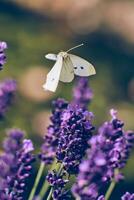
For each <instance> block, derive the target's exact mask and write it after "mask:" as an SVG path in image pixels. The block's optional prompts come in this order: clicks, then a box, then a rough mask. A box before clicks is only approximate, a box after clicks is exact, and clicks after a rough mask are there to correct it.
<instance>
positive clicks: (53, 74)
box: [43, 56, 63, 92]
mask: <svg viewBox="0 0 134 200" xmlns="http://www.w3.org/2000/svg"><path fill="white" fill-rule="evenodd" d="M62 64H63V58H62V56H59V57H58V58H57V61H56V63H55V65H54V66H53V68H52V69H51V71H50V72H49V73H48V74H47V79H46V83H45V84H44V85H43V88H44V89H45V90H49V91H52V92H55V91H56V88H57V86H58V83H59V79H60V74H61V69H62Z"/></svg>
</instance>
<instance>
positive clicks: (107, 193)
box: [105, 169, 119, 200]
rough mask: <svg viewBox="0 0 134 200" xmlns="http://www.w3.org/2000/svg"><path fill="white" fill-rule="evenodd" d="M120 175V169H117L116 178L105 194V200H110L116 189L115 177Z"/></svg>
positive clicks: (115, 171)
mask: <svg viewBox="0 0 134 200" xmlns="http://www.w3.org/2000/svg"><path fill="white" fill-rule="evenodd" d="M118 174H119V169H115V170H114V178H113V180H112V182H111V184H110V186H109V188H108V190H107V192H106V194H105V200H109V198H110V196H111V194H112V192H113V190H114V188H115V185H116V181H115V177H116V176H117V175H118Z"/></svg>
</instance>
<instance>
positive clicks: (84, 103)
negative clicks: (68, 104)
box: [73, 77, 93, 109]
mask: <svg viewBox="0 0 134 200" xmlns="http://www.w3.org/2000/svg"><path fill="white" fill-rule="evenodd" d="M92 98H93V92H92V90H91V89H90V87H89V78H87V77H81V78H78V79H77V82H76V86H75V87H74V89H73V104H74V105H79V106H80V107H81V108H84V109H86V108H87V107H88V104H89V103H90V101H91V100H92Z"/></svg>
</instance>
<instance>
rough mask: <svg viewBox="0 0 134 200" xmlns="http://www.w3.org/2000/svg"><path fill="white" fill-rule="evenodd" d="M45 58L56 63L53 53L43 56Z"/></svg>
mask: <svg viewBox="0 0 134 200" xmlns="http://www.w3.org/2000/svg"><path fill="white" fill-rule="evenodd" d="M45 57H46V58H47V59H49V60H54V61H56V60H57V55H56V54H53V53H49V54H47V55H45Z"/></svg>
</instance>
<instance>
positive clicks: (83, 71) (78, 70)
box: [69, 54, 96, 76]
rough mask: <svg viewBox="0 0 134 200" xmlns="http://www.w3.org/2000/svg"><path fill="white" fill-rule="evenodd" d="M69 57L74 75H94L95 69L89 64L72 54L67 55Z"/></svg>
mask: <svg viewBox="0 0 134 200" xmlns="http://www.w3.org/2000/svg"><path fill="white" fill-rule="evenodd" d="M69 56H70V59H71V61H72V63H73V67H74V73H75V74H76V75H77V76H91V75H94V74H96V71H95V68H94V66H93V65H92V64H91V63H89V62H88V61H86V60H85V59H83V58H81V57H79V56H76V55H73V54H69Z"/></svg>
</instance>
